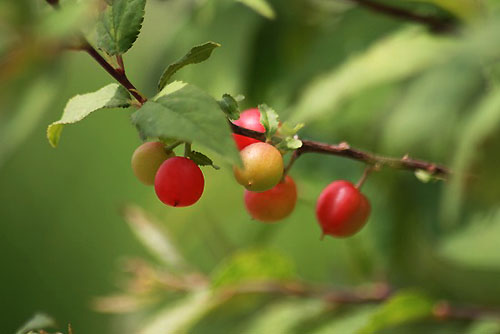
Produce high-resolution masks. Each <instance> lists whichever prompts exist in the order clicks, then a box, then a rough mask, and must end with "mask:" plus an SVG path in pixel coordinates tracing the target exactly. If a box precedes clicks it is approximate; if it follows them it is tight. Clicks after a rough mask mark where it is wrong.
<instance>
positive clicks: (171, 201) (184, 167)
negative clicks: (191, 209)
mask: <svg viewBox="0 0 500 334" xmlns="http://www.w3.org/2000/svg"><path fill="white" fill-rule="evenodd" d="M204 185H205V179H204V178H203V173H202V172H201V170H200V167H198V166H197V165H196V164H195V163H194V162H193V161H191V160H189V159H188V158H184V157H174V158H170V159H168V160H166V161H165V162H164V163H163V164H162V165H161V166H160V168H159V169H158V172H157V173H156V177H155V191H156V195H157V196H158V198H159V199H160V201H162V202H163V203H165V204H167V205H170V206H189V205H193V204H194V203H196V202H197V201H198V200H199V199H200V197H201V194H202V193H203V187H204Z"/></svg>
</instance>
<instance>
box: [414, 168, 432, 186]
mask: <svg viewBox="0 0 500 334" xmlns="http://www.w3.org/2000/svg"><path fill="white" fill-rule="evenodd" d="M415 176H416V177H417V179H418V180H419V181H420V182H423V183H429V182H430V181H431V180H432V174H431V173H429V172H428V171H425V170H423V169H417V170H416V171H415Z"/></svg>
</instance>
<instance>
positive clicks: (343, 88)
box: [291, 28, 454, 121]
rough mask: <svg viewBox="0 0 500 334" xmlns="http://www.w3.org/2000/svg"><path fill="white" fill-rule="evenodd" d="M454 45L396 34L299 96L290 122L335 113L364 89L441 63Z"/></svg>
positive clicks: (410, 32)
mask: <svg viewBox="0 0 500 334" xmlns="http://www.w3.org/2000/svg"><path fill="white" fill-rule="evenodd" d="M453 45H454V43H453V40H452V39H447V38H445V37H435V36H431V35H429V34H427V33H426V32H425V31H424V30H422V29H413V28H412V29H405V30H402V31H398V32H396V33H394V34H393V35H391V36H389V37H387V38H384V39H382V40H380V41H378V42H377V43H376V44H375V45H373V46H372V47H371V48H369V49H368V50H367V51H365V52H364V53H362V54H361V55H359V56H357V57H353V58H351V59H350V60H348V61H347V62H346V63H344V64H343V65H341V66H340V67H339V68H338V69H335V70H333V71H331V72H328V73H326V74H324V75H322V76H321V77H319V78H318V79H316V80H315V81H313V83H312V84H311V85H310V86H308V87H307V89H306V90H305V91H304V92H303V93H302V95H301V97H300V99H299V100H298V102H297V105H296V106H295V107H294V114H293V115H292V118H291V119H293V120H294V121H302V120H306V119H313V118H316V119H317V118H320V117H321V116H322V115H323V114H324V113H334V112H336V111H338V110H339V107H340V106H341V103H342V102H343V101H344V100H346V99H347V98H348V97H351V96H353V95H355V94H357V93H359V92H361V91H362V90H364V89H366V88H369V87H373V86H375V85H379V84H383V83H386V82H391V81H395V80H398V79H403V78H406V77H409V76H410V75H412V74H414V73H418V72H419V71H420V70H422V69H423V68H426V67H428V66H429V65H431V64H435V63H438V62H441V61H442V58H441V55H442V54H445V53H447V51H449V50H450V49H451V46H453Z"/></svg>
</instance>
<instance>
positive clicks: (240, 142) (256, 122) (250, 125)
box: [233, 108, 266, 151]
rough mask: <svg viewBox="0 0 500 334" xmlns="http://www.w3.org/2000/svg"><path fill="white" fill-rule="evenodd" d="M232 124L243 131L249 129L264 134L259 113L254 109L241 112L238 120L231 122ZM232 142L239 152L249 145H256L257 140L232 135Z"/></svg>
mask: <svg viewBox="0 0 500 334" xmlns="http://www.w3.org/2000/svg"><path fill="white" fill-rule="evenodd" d="M233 123H234V124H236V125H238V126H241V127H242V128H245V129H250V130H254V131H259V132H262V133H264V132H265V131H266V129H264V126H263V125H262V124H260V111H259V109H257V108H254V109H248V110H245V111H243V112H242V113H241V114H240V118H239V119H238V120H236V121H234V122H233ZM233 137H234V141H235V142H236V145H237V146H238V149H239V150H240V151H241V150H242V149H244V148H245V147H247V146H248V145H250V144H254V143H258V142H259V141H258V140H257V139H253V138H249V137H245V136H242V135H237V134H233Z"/></svg>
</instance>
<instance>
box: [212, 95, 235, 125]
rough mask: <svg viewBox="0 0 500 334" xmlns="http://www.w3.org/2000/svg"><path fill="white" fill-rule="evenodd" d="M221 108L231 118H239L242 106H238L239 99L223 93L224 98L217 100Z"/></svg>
mask: <svg viewBox="0 0 500 334" xmlns="http://www.w3.org/2000/svg"><path fill="white" fill-rule="evenodd" d="M217 102H218V103H219V106H220V108H221V109H222V111H224V113H225V114H226V115H227V117H228V118H229V119H230V120H233V121H234V120H237V119H238V118H240V107H239V106H238V101H236V99H235V98H234V97H232V96H231V95H229V94H224V95H222V99H220V100H219V101H217Z"/></svg>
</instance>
